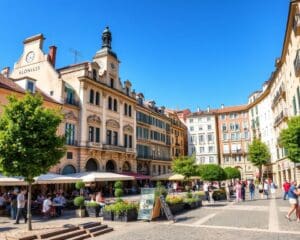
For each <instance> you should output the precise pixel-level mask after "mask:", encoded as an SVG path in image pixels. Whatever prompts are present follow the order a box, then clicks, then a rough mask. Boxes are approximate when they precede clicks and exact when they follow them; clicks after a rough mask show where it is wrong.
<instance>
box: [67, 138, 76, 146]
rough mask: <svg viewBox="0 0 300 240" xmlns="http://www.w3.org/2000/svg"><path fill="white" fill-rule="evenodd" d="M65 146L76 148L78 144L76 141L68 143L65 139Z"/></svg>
mask: <svg viewBox="0 0 300 240" xmlns="http://www.w3.org/2000/svg"><path fill="white" fill-rule="evenodd" d="M66 145H69V146H77V145H78V142H77V140H72V141H69V140H68V139H67V141H66Z"/></svg>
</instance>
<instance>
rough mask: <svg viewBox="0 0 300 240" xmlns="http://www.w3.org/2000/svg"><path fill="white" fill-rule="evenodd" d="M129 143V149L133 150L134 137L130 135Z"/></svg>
mask: <svg viewBox="0 0 300 240" xmlns="http://www.w3.org/2000/svg"><path fill="white" fill-rule="evenodd" d="M128 140H129V141H128V142H129V146H128V147H129V148H132V136H131V135H129V138H128Z"/></svg>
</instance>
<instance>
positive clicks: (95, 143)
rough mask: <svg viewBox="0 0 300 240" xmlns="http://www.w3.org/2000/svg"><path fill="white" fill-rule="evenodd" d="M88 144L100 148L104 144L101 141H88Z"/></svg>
mask: <svg viewBox="0 0 300 240" xmlns="http://www.w3.org/2000/svg"><path fill="white" fill-rule="evenodd" d="M86 146H87V147H97V148H100V147H101V146H102V144H101V143H100V142H86Z"/></svg>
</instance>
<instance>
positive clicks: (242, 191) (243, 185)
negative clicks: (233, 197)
mask: <svg viewBox="0 0 300 240" xmlns="http://www.w3.org/2000/svg"><path fill="white" fill-rule="evenodd" d="M241 197H242V200H243V201H245V200H246V183H245V182H242V184H241Z"/></svg>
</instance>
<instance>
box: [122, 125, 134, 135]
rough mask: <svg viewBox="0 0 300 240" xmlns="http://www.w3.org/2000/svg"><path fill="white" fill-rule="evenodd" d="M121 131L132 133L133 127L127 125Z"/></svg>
mask: <svg viewBox="0 0 300 240" xmlns="http://www.w3.org/2000/svg"><path fill="white" fill-rule="evenodd" d="M123 131H124V132H127V133H133V127H132V126H130V125H129V124H127V125H125V126H124V127H123Z"/></svg>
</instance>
